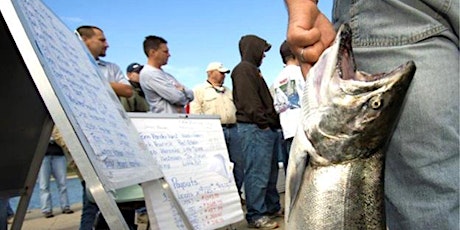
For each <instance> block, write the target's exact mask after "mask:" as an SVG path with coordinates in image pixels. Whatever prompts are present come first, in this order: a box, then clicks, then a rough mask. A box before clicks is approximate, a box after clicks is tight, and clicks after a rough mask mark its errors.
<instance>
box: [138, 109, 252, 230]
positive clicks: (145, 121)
mask: <svg viewBox="0 0 460 230" xmlns="http://www.w3.org/2000/svg"><path fill="white" fill-rule="evenodd" d="M129 116H130V117H131V120H132V122H133V123H134V125H135V126H136V128H137V129H138V131H139V133H140V136H141V138H142V139H143V140H144V141H145V143H146V144H147V146H148V149H149V150H150V153H151V154H152V156H154V157H155V158H156V160H157V162H158V165H159V166H160V168H161V170H162V172H163V174H164V177H165V179H166V181H167V182H168V184H169V185H170V186H171V189H172V190H173V192H174V195H175V197H176V198H177V200H178V201H179V203H180V205H181V206H182V209H183V210H184V212H185V214H186V215H187V219H188V220H189V221H190V223H191V225H192V226H193V228H194V229H216V228H219V227H224V226H226V225H229V224H232V223H235V222H238V221H241V220H242V219H243V217H244V216H243V210H242V208H241V203H240V198H239V195H238V191H237V188H236V184H235V181H234V177H233V164H232V163H231V162H230V160H229V156H228V152H227V147H226V144H225V139H224V134H223V132H222V127H221V125H220V119H219V117H217V116H198V115H195V116H185V115H171V116H168V115H158V114H137V113H129ZM146 187H147V189H145V187H144V189H145V190H144V194H145V200H146V202H152V206H153V208H154V210H153V212H154V213H153V215H155V217H154V218H150V220H151V222H152V223H151V226H152V227H155V226H156V227H158V228H159V229H185V227H184V224H183V222H182V218H181V217H180V215H179V213H178V211H177V210H176V209H175V208H174V206H173V205H172V204H171V201H170V199H171V198H170V197H168V196H167V195H166V194H165V193H164V192H160V193H159V191H158V190H156V191H155V190H154V188H148V186H146ZM146 190H147V191H146ZM149 211H151V210H149ZM150 215H152V213H149V216H150Z"/></svg>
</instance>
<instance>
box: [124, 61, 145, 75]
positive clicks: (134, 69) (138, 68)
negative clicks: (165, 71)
mask: <svg viewBox="0 0 460 230" xmlns="http://www.w3.org/2000/svg"><path fill="white" fill-rule="evenodd" d="M143 67H144V66H143V65H141V64H139V63H136V62H134V63H131V64H129V65H128V67H127V68H126V72H127V73H131V72H136V73H139V72H141V70H142V68H143Z"/></svg>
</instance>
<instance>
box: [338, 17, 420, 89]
mask: <svg viewBox="0 0 460 230" xmlns="http://www.w3.org/2000/svg"><path fill="white" fill-rule="evenodd" d="M339 31H340V32H339V33H340V34H339V35H338V39H340V40H339V48H338V53H337V61H336V71H337V72H336V75H338V78H339V79H341V80H342V81H346V82H348V84H350V83H351V84H357V85H356V86H357V87H358V86H359V87H362V88H363V89H364V88H366V89H367V90H373V89H375V88H376V87H381V86H382V85H384V84H388V83H389V81H390V82H397V81H399V80H400V79H399V78H400V76H413V74H410V73H411V72H414V71H415V64H414V62H413V61H408V62H406V63H404V64H402V65H400V66H398V67H397V68H395V69H393V70H392V71H390V72H387V73H376V74H368V73H366V72H363V71H358V70H357V67H356V62H355V57H354V54H353V48H352V39H353V37H352V30H351V27H350V26H349V25H348V24H344V25H342V27H341V28H340V29H339ZM366 83H368V84H366ZM365 86H368V87H365ZM345 91H347V90H345Z"/></svg>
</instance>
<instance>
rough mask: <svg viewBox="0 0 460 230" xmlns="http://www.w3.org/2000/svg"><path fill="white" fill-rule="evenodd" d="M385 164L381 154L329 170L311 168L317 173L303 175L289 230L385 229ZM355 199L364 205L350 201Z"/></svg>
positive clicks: (329, 167)
mask: <svg viewBox="0 0 460 230" xmlns="http://www.w3.org/2000/svg"><path fill="white" fill-rule="evenodd" d="M382 162H383V153H382V152H380V153H377V154H374V155H372V156H371V157H370V158H368V159H357V160H353V161H349V162H344V163H341V164H337V165H333V166H328V167H315V166H312V165H309V166H308V167H314V170H309V169H307V170H306V171H305V173H304V176H303V183H305V184H302V185H301V188H300V190H299V194H298V196H297V199H298V200H297V201H296V202H295V205H294V207H293V208H294V209H296V210H297V211H296V212H295V213H292V215H291V216H290V218H289V229H315V230H317V229H324V230H326V229H331V230H336V229H338V228H340V229H350V230H351V229H385V228H386V227H385V216H384V212H382V211H381V210H383V208H384V207H383V205H384V203H383V200H382V199H383V189H382V186H383V184H382V183H381V181H382V179H383V165H382ZM355 200H360V201H362V202H347V201H355ZM297 205H302V206H303V207H302V208H296V206H297ZM304 223H309V225H305V224H304Z"/></svg>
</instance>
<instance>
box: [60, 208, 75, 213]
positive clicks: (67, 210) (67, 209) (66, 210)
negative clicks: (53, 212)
mask: <svg viewBox="0 0 460 230" xmlns="http://www.w3.org/2000/svg"><path fill="white" fill-rule="evenodd" d="M62 213H64V214H72V213H73V211H72V210H71V209H70V208H65V209H64V210H62Z"/></svg>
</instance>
